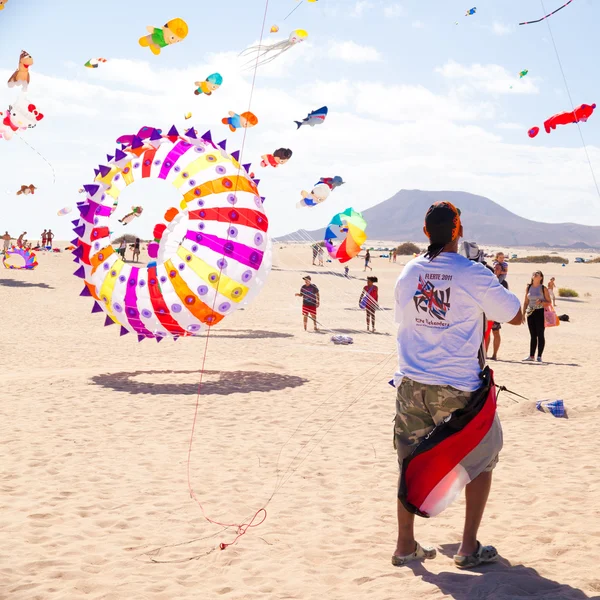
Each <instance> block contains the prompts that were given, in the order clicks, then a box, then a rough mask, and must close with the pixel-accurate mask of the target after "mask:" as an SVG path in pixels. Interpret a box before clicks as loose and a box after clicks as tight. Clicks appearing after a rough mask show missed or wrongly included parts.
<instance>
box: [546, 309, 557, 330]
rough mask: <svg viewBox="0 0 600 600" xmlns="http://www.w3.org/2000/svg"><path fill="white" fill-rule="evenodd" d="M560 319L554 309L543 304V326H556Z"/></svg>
mask: <svg viewBox="0 0 600 600" xmlns="http://www.w3.org/2000/svg"><path fill="white" fill-rule="evenodd" d="M559 325H560V321H559V319H558V315H557V314H556V312H555V311H554V308H552V306H544V326H545V327H558V326H559Z"/></svg>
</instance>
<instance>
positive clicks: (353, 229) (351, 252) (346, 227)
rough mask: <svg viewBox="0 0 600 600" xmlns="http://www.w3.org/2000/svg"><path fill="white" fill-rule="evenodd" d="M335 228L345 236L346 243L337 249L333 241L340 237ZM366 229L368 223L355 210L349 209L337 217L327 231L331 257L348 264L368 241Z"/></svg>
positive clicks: (332, 220)
mask: <svg viewBox="0 0 600 600" xmlns="http://www.w3.org/2000/svg"><path fill="white" fill-rule="evenodd" d="M334 227H338V228H339V232H340V233H341V234H343V236H344V241H343V242H342V243H341V244H340V245H339V246H337V247H336V246H335V245H334V244H333V243H332V240H334V239H336V238H337V237H338V236H337V235H336V234H335V233H334V231H333V228H334ZM366 228H367V222H366V221H365V220H364V219H363V216H362V214H361V213H359V212H356V211H355V210H354V209H353V208H347V209H346V210H345V211H344V212H341V213H338V214H337V215H335V217H333V219H331V223H329V225H328V226H327V230H326V231H325V246H326V247H327V252H329V256H331V258H334V259H336V260H339V261H340V262H341V263H345V262H348V261H349V260H350V259H352V258H354V257H355V256H357V255H358V253H359V252H360V247H361V246H362V245H363V244H364V243H365V241H366V239H367V234H366V233H365V229H366Z"/></svg>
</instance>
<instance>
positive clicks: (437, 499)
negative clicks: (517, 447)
mask: <svg viewBox="0 0 600 600" xmlns="http://www.w3.org/2000/svg"><path fill="white" fill-rule="evenodd" d="M481 376H482V380H483V384H482V386H481V387H480V388H479V389H478V390H476V391H475V392H473V394H472V396H471V399H470V400H469V403H468V404H467V406H466V407H465V408H463V409H459V410H456V411H454V412H453V413H451V414H450V415H449V416H448V417H447V418H446V419H445V420H444V421H442V423H440V424H439V425H438V426H437V427H435V429H433V430H432V431H431V433H430V434H429V435H428V436H427V437H426V438H425V439H424V440H423V441H422V442H421V443H420V444H418V445H417V446H416V447H415V449H414V450H413V452H412V453H411V454H410V455H409V456H408V457H406V458H405V459H404V460H403V461H402V473H401V479H400V490H399V494H398V497H399V498H400V501H401V502H402V504H403V505H404V508H406V510H408V511H409V512H411V513H413V514H416V515H419V516H421V517H426V518H427V517H434V516H436V515H438V514H440V513H441V512H442V511H443V510H445V509H446V508H447V507H448V506H450V504H451V503H452V502H453V501H454V500H455V499H456V497H457V496H458V495H459V494H460V493H461V491H462V490H463V488H464V487H465V486H466V485H467V484H468V483H470V482H471V481H473V480H474V479H475V478H476V477H477V476H478V475H480V474H481V473H482V472H483V471H484V470H485V469H486V467H487V466H488V465H489V464H490V462H491V461H493V460H494V458H495V457H496V456H497V455H498V453H499V452H500V450H501V449H502V427H501V425H500V421H499V419H498V418H497V416H496V386H495V384H494V374H493V372H492V371H491V370H490V368H489V367H486V368H485V369H484V371H483V372H482V375H481Z"/></svg>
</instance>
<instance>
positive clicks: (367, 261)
mask: <svg viewBox="0 0 600 600" xmlns="http://www.w3.org/2000/svg"><path fill="white" fill-rule="evenodd" d="M367 269H370V270H371V271H372V270H373V267H372V266H371V252H369V250H367V253H366V254H365V268H364V271H366V270H367Z"/></svg>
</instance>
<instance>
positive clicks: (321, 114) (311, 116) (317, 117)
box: [294, 106, 327, 129]
mask: <svg viewBox="0 0 600 600" xmlns="http://www.w3.org/2000/svg"><path fill="white" fill-rule="evenodd" d="M326 116H327V107H326V106H322V107H321V108H318V109H317V110H313V111H312V112H309V113H308V115H307V116H306V118H304V119H302V121H294V123H296V125H297V126H298V129H300V127H302V125H310V126H311V127H314V126H315V125H321V124H322V123H323V121H325V117H326Z"/></svg>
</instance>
